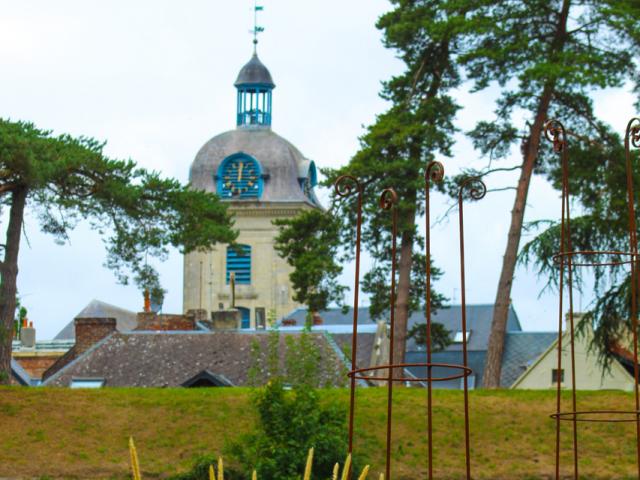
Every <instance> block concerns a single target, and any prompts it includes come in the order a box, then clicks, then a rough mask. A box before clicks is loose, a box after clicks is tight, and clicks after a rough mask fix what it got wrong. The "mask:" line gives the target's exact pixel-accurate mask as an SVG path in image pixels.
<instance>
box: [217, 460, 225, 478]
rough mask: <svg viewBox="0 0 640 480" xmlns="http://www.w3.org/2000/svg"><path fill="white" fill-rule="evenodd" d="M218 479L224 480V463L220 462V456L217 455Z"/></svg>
mask: <svg viewBox="0 0 640 480" xmlns="http://www.w3.org/2000/svg"><path fill="white" fill-rule="evenodd" d="M218 480H224V465H223V464H222V457H218Z"/></svg>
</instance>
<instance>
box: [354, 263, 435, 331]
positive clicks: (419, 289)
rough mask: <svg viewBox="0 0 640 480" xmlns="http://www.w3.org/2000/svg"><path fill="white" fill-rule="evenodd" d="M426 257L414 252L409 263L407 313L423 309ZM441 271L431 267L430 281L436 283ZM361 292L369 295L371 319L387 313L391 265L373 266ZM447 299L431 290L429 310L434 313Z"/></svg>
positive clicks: (363, 281) (425, 284) (365, 276)
mask: <svg viewBox="0 0 640 480" xmlns="http://www.w3.org/2000/svg"><path fill="white" fill-rule="evenodd" d="M426 259H427V257H426V255H424V254H423V253H420V252H414V253H413V260H412V262H411V285H410V286H409V313H411V312H415V311H419V310H421V309H424V308H425V304H426V298H425V291H426V287H427V268H426V261H427V260H426ZM441 276H442V271H441V270H440V269H439V268H437V267H435V266H434V265H433V262H432V265H431V281H432V282H434V281H437V280H438V279H439V278H440V277H441ZM362 291H363V292H367V293H370V294H371V305H370V306H369V311H370V312H371V317H372V318H373V319H381V318H383V317H384V316H385V315H388V313H389V292H390V291H391V265H389V264H388V263H383V264H377V265H374V266H373V268H372V269H371V270H369V271H368V272H367V273H366V274H365V275H364V277H363V279H362ZM446 300H447V299H446V298H445V296H444V295H442V294H440V293H438V292H436V291H434V290H433V289H431V308H432V309H433V311H436V310H438V309H440V308H443V307H444V303H445V301H446Z"/></svg>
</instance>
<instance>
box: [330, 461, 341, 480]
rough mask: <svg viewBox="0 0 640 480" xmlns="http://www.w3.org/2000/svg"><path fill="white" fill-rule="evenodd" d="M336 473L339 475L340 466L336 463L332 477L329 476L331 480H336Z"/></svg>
mask: <svg viewBox="0 0 640 480" xmlns="http://www.w3.org/2000/svg"><path fill="white" fill-rule="evenodd" d="M338 473H340V465H338V464H337V463H336V464H335V465H334V466H333V475H332V476H331V480H338Z"/></svg>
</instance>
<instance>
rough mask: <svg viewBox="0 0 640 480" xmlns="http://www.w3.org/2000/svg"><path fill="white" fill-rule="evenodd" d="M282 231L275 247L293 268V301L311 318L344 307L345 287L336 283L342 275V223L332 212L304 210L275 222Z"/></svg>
mask: <svg viewBox="0 0 640 480" xmlns="http://www.w3.org/2000/svg"><path fill="white" fill-rule="evenodd" d="M273 223H274V224H275V225H277V226H278V227H280V232H279V234H278V236H277V237H276V241H275V246H276V250H277V251H278V253H279V254H280V255H281V256H282V258H284V259H285V260H287V262H288V263H289V265H291V266H292V267H293V268H294V271H293V272H292V273H291V275H290V277H291V284H292V286H293V290H294V296H293V299H294V300H295V301H296V302H300V303H303V304H305V305H306V306H307V308H308V314H309V315H311V314H313V313H314V312H320V311H322V310H326V309H327V307H328V306H329V304H331V303H338V304H342V302H343V294H344V291H345V290H346V287H344V286H342V285H340V284H339V283H338V281H337V278H338V276H339V275H340V274H341V273H342V266H341V262H340V259H341V253H340V251H341V248H340V222H339V221H338V219H336V217H335V216H334V215H333V214H332V213H331V212H325V211H322V210H318V209H312V210H304V211H303V212H301V213H300V214H299V215H297V216H296V217H294V218H285V219H278V220H275V221H274V222H273Z"/></svg>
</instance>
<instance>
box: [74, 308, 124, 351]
mask: <svg viewBox="0 0 640 480" xmlns="http://www.w3.org/2000/svg"><path fill="white" fill-rule="evenodd" d="M74 324H75V327H76V346H75V350H76V352H77V353H78V354H80V353H82V352H85V351H87V350H88V349H89V348H90V347H91V346H92V345H94V344H96V343H98V342H99V341H100V340H102V339H103V338H106V337H107V336H109V335H111V334H112V333H113V332H115V331H116V319H115V318H104V317H103V318H99V317H98V318H76V319H75V321H74Z"/></svg>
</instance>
